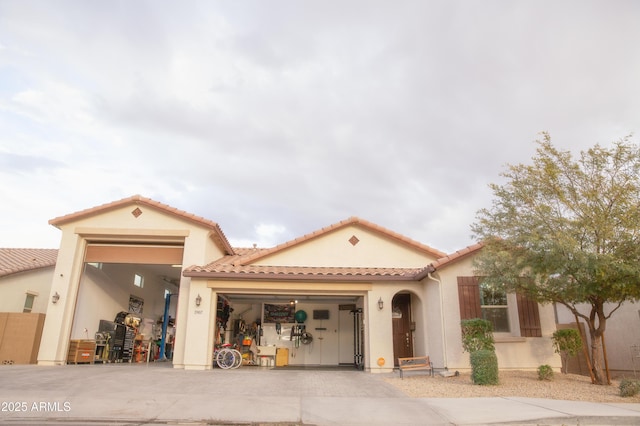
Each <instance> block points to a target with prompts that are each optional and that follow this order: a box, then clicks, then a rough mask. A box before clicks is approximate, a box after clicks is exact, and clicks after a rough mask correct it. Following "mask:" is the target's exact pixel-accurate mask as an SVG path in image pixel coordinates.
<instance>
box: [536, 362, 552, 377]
mask: <svg viewBox="0 0 640 426" xmlns="http://www.w3.org/2000/svg"><path fill="white" fill-rule="evenodd" d="M538 380H553V369H552V368H551V366H550V365H547V364H544V365H541V366H540V367H538Z"/></svg>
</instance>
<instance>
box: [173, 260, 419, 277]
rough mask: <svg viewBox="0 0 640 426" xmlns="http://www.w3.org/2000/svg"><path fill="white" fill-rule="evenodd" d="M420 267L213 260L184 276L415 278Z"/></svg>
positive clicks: (192, 267) (186, 271)
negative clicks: (276, 264) (280, 263)
mask: <svg viewBox="0 0 640 426" xmlns="http://www.w3.org/2000/svg"><path fill="white" fill-rule="evenodd" d="M420 271H421V269H420V268H360V267H357V268H350V267H309V266H264V265H234V264H229V263H220V262H212V263H210V264H209V265H206V266H204V267H200V266H190V267H188V268H186V269H185V271H184V276H185V277H204V278H236V279H247V278H258V279H266V280H268V279H277V280H287V279H288V280H297V281H306V280H314V279H322V280H335V281H362V280H364V281H375V280H389V279H394V280H413V279H414V276H415V275H416V274H417V273H418V272H420Z"/></svg>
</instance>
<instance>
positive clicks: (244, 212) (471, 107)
mask: <svg viewBox="0 0 640 426" xmlns="http://www.w3.org/2000/svg"><path fill="white" fill-rule="evenodd" d="M639 22H640V2H637V1H606V2H605V1H597V2H591V1H576V2H573V1H571V2H569V1H506V0H505V1H451V0H447V1H397V0H394V1H371V0H367V1H348V0H347V1H344V0H343V1H331V0H329V1H327V0H323V1H273V0H270V1H265V0H262V1H224V2H223V1H217V2H215V1H201V2H200V1H198V2H194V1H179V2H169V1H135V0H127V1H60V0H56V1H51V2H45V1H31V0H16V1H7V0H0V200H1V201H0V247H39V248H49V247H52V248H55V247H58V244H59V241H60V231H59V230H57V229H56V228H54V227H52V226H50V225H49V224H48V221H49V219H52V218H54V217H58V216H62V215H65V214H68V213H73V212H75V211H78V210H82V209H85V208H90V207H94V206H96V205H100V204H103V203H107V202H111V201H115V200H119V199H122V198H125V197H129V196H131V195H134V194H140V195H142V196H145V197H149V198H152V199H154V200H157V201H160V202H163V203H166V204H169V205H171V206H173V207H176V208H179V209H183V210H186V211H188V212H190V213H194V214H197V215H200V216H203V217H205V218H207V219H210V220H213V221H216V222H218V223H219V224H220V226H221V227H222V229H223V230H224V232H225V233H226V235H227V237H228V238H229V240H230V241H231V243H232V244H233V245H235V246H250V245H251V244H252V243H257V244H258V245H259V246H262V247H269V246H272V245H275V244H279V243H282V242H285V241H288V240H290V239H292V238H295V237H298V236H301V235H303V234H306V233H309V232H312V231H315V230H317V229H320V228H322V227H325V226H328V225H331V224H333V223H336V222H338V221H340V220H343V219H346V218H348V217H350V216H359V217H362V218H364V219H366V220H369V221H371V222H374V223H377V224H379V225H381V226H384V227H386V228H389V229H391V230H393V231H396V232H399V233H401V234H403V235H406V236H408V237H410V238H413V239H415V240H418V241H420V242H422V243H424V244H428V245H430V246H432V247H434V248H436V249H439V250H442V251H445V252H453V251H455V250H458V249H461V248H463V247H465V246H467V245H470V244H472V243H474V241H473V240H472V238H471V232H470V225H471V224H472V223H473V222H474V220H475V214H476V212H477V211H478V210H479V209H480V208H483V207H488V206H489V205H490V202H491V199H492V194H491V192H490V190H489V189H488V184H489V183H492V182H494V183H497V182H500V173H501V172H502V171H504V168H505V165H506V164H518V163H523V162H528V161H529V160H530V159H531V157H532V155H533V154H534V152H535V147H536V145H535V143H534V141H535V140H536V139H539V138H540V137H539V132H541V131H548V132H550V134H551V137H552V142H553V143H554V145H556V146H557V147H559V148H561V149H564V150H571V151H573V152H575V153H576V154H578V153H579V152H580V150H584V149H586V148H589V147H591V146H593V145H595V144H597V143H599V144H601V145H609V144H610V143H611V142H613V141H616V140H619V139H620V138H622V137H624V136H626V135H628V134H631V133H635V134H636V136H634V137H633V138H632V141H633V142H635V143H638V140H637V139H638V136H637V133H638V129H639V127H640V25H639Z"/></svg>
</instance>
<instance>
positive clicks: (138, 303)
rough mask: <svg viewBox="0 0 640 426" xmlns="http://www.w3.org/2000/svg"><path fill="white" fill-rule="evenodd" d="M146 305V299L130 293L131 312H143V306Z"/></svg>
mask: <svg viewBox="0 0 640 426" xmlns="http://www.w3.org/2000/svg"><path fill="white" fill-rule="evenodd" d="M143 306H144V299H143V298H142V297H138V296H134V295H133V294H131V295H129V312H131V313H132V314H141V313H142V307H143Z"/></svg>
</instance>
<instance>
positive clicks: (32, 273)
mask: <svg viewBox="0 0 640 426" xmlns="http://www.w3.org/2000/svg"><path fill="white" fill-rule="evenodd" d="M57 254H58V250H55V249H23V248H13V249H7V248H2V249H0V294H1V296H0V363H1V364H33V363H35V362H36V360H37V355H38V350H39V346H40V338H41V335H42V327H43V324H44V318H45V314H44V313H45V312H46V310H47V307H48V304H47V301H48V300H49V291H50V289H51V280H52V277H53V269H54V266H55V262H56V257H57Z"/></svg>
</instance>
